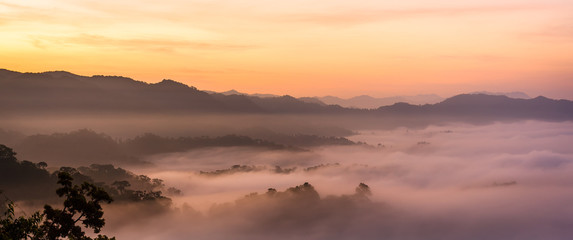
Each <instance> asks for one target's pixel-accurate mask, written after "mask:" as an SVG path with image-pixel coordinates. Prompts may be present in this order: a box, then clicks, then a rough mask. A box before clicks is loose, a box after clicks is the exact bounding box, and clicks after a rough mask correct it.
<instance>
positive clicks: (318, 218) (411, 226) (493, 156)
mask: <svg viewBox="0 0 573 240" xmlns="http://www.w3.org/2000/svg"><path fill="white" fill-rule="evenodd" d="M572 129H573V123H572V122H563V123H543V122H534V121H527V122H517V123H495V124H490V125H483V126H472V125H445V126H430V127H427V128H424V129H406V128H399V129H393V130H385V131H378V132H372V131H365V132H362V134H361V135H358V136H354V138H355V140H363V141H366V142H369V143H372V144H373V143H377V142H383V143H384V145H385V147H379V148H366V147H325V148H316V149H314V150H313V152H304V153H293V152H276V151H275V152H270V151H258V150H254V149H248V148H233V149H225V148H219V149H211V150H208V151H207V150H202V151H192V152H188V153H179V154H175V155H161V156H156V157H155V158H154V159H150V160H151V161H154V162H155V163H156V166H157V168H153V169H141V171H143V172H144V173H146V174H149V175H150V176H152V177H158V178H162V179H164V180H165V182H166V184H167V185H173V186H175V187H177V188H181V189H183V191H184V192H185V194H186V195H185V196H183V197H180V198H175V199H174V201H175V202H176V203H177V204H179V206H184V204H183V203H184V202H185V203H187V205H186V206H191V207H193V208H194V209H192V210H191V211H189V212H186V211H184V210H183V207H182V208H181V211H179V212H177V213H172V214H168V215H165V216H162V217H157V218H153V219H150V220H148V221H143V222H138V223H137V224H134V225H129V224H127V225H126V226H125V229H119V230H117V231H116V232H114V235H116V236H119V237H121V238H140V237H141V238H143V237H147V238H149V239H184V238H188V237H193V238H200V239H205V238H209V239H227V238H228V237H229V236H233V238H234V239H268V238H269V236H271V237H272V238H273V239H292V238H304V239H350V238H359V239H380V238H384V239H446V240H448V239H508V238H517V239H539V238H550V239H568V237H569V236H570V235H571V234H573V231H572V230H571V229H570V228H566V227H563V226H565V225H564V224H566V223H567V222H570V221H571V220H573V218H572V217H571V216H573V215H572V214H571V213H573V212H572V211H573V210H571V209H570V208H568V207H567V206H568V205H569V202H570V201H571V200H573V193H572V192H571V191H570V189H571V188H572V187H573V184H572V183H571V181H570V174H571V172H572V171H573V164H571V162H573V150H571V149H570V146H569V144H568V143H569V142H571V137H572V136H573V130H572ZM421 141H423V142H427V143H428V144H422V145H420V144H418V143H419V142H421ZM417 148H429V149H428V150H425V151H421V150H420V149H417ZM329 163H330V164H331V165H329V167H322V168H317V169H316V170H314V171H305V170H304V169H305V167H308V166H316V165H319V164H324V165H326V164H329ZM334 163H339V164H334ZM232 164H253V165H262V166H268V168H269V169H270V168H271V166H274V165H281V166H283V167H286V166H291V167H292V166H299V167H298V168H296V170H295V171H294V172H291V173H288V174H277V173H273V172H272V171H251V172H243V173H234V174H227V175H221V176H218V177H215V178H213V177H206V176H202V175H201V174H198V171H206V170H208V171H211V170H215V169H224V168H228V167H230V166H231V165H232ZM145 171H147V172H145ZM303 182H309V183H311V184H312V185H313V186H314V189H315V190H316V191H317V193H318V194H319V196H320V198H319V199H318V200H317V199H316V198H313V200H312V199H311V200H304V199H284V201H283V200H277V199H272V198H268V197H266V195H265V192H267V189H268V188H274V189H276V190H277V191H278V192H284V191H288V190H287V189H288V188H290V187H294V186H299V185H301V184H302V183H303ZM360 182H365V183H366V184H368V185H369V186H370V188H371V190H372V192H373V196H372V197H371V200H370V201H355V200H352V198H351V197H350V196H351V195H352V194H353V189H354V188H355V187H356V185H357V184H358V183H360ZM253 192H257V194H249V193H253ZM245 195H247V196H246V197H241V196H245ZM287 198H288V197H287ZM197 211H199V212H202V213H201V214H199V213H198V212H197ZM140 224H143V226H145V227H142V225H140ZM135 229H145V230H142V231H135ZM223 229H224V231H223Z"/></svg>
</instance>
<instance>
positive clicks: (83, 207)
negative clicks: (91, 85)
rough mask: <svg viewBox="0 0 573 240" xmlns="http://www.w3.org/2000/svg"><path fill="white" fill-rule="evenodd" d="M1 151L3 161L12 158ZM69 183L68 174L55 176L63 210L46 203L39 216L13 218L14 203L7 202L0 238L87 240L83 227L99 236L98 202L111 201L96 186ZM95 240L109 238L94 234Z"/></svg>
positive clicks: (0, 219) (101, 225)
mask: <svg viewBox="0 0 573 240" xmlns="http://www.w3.org/2000/svg"><path fill="white" fill-rule="evenodd" d="M1 147H3V148H5V147H4V146H1ZM2 150H3V151H2V154H3V156H2V157H3V158H4V157H7V158H9V157H12V158H13V157H14V155H13V154H12V153H13V152H12V153H11V152H10V151H8V150H7V149H2ZM10 154H11V155H12V156H10ZM72 180H73V178H72V177H71V175H70V174H69V173H67V172H60V173H58V184H60V185H61V187H60V188H58V189H57V190H56V193H57V195H58V196H59V197H64V198H65V200H64V202H63V205H64V208H63V209H56V208H53V207H52V206H50V205H48V204H46V205H45V206H44V211H43V212H42V213H40V212H35V213H33V214H32V215H31V216H30V217H26V216H20V217H16V214H15V211H14V203H13V202H9V203H8V206H7V209H6V211H5V213H4V216H3V217H0V239H13V240H17V239H50V240H52V239H54V240H55V239H66V238H67V239H78V240H80V239H81V240H91V239H92V238H91V237H88V236H86V233H85V232H84V231H83V228H84V229H93V232H94V233H100V231H101V229H102V227H103V226H104V225H105V220H104V219H103V210H102V206H101V203H111V202H112V198H111V197H110V196H109V195H108V193H107V192H105V191H104V190H103V189H102V188H100V187H97V186H95V185H93V184H90V183H88V182H84V183H82V184H81V185H75V184H73V183H72ZM79 224H81V225H79ZM82 226H83V228H82ZM95 239H96V240H104V239H110V238H109V237H107V236H105V235H98V236H97V237H96V238H95ZM111 239H115V238H111Z"/></svg>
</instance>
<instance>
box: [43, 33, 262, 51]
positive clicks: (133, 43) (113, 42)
mask: <svg viewBox="0 0 573 240" xmlns="http://www.w3.org/2000/svg"><path fill="white" fill-rule="evenodd" d="M32 39H33V42H34V45H36V46H38V47H41V48H45V47H46V46H48V45H60V46H61V45H82V46H87V47H97V48H117V49H123V50H129V51H137V50H150V51H158V52H174V51H178V50H185V49H193V50H248V49H253V48H256V47H255V46H252V45H235V44H226V43H211V42H198V41H187V40H176V39H165V38H113V37H108V36H102V35H93V34H78V35H74V36H64V37H55V36H33V37H32Z"/></svg>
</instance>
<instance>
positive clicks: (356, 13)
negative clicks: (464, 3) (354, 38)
mask: <svg viewBox="0 0 573 240" xmlns="http://www.w3.org/2000/svg"><path fill="white" fill-rule="evenodd" d="M543 8H546V7H545V6H478V7H458V8H416V9H350V10H341V11H337V12H322V13H301V14H290V15H286V16H283V17H282V19H283V20H288V21H298V22H308V23H316V24H325V25H351V24H362V23H368V22H377V21H389V20H396V19H402V18H418V17H454V16H460V15H470V14H485V13H504V12H508V11H529V10H539V9H543Z"/></svg>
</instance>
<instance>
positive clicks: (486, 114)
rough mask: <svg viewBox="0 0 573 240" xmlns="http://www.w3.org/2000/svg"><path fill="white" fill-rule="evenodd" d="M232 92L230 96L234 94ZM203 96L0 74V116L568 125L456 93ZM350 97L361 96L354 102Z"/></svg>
mask: <svg viewBox="0 0 573 240" xmlns="http://www.w3.org/2000/svg"><path fill="white" fill-rule="evenodd" d="M234 92H236V91H234ZM234 92H229V93H226V94H218V93H211V94H210V93H207V92H204V91H200V90H198V89H197V88H195V87H190V86H187V85H185V84H183V83H179V82H176V81H173V80H163V81H161V82H159V83H145V82H141V81H136V80H133V79H131V78H126V77H119V76H101V75H95V76H91V77H87V76H79V75H75V74H72V73H69V72H64V71H54V72H44V73H19V72H14V71H9V70H0V114H4V115H11V114H15V115H18V114H42V113H71V114H75V113H86V114H100V113H136V114H148V113H153V114H157V113H168V114H186V113H191V114H196V113H222V114H304V115H309V114H310V115H321V114H327V116H352V117H358V118H364V117H374V118H380V117H384V118H393V117H404V116H406V117H412V116H417V117H420V116H423V117H427V118H428V119H434V120H437V119H439V118H441V119H447V120H454V121H455V120H462V121H465V120H476V119H477V118H479V120H496V119H499V120H503V119H541V120H556V121H561V120H568V119H573V102H572V101H569V100H554V99H548V98H545V97H542V96H540V97H536V98H532V99H526V98H520V99H516V98H509V97H507V96H505V95H489V94H461V95H457V96H454V97H451V98H448V99H445V100H444V101H441V102H439V103H435V104H425V105H412V104H409V103H396V104H393V105H389V106H383V107H380V108H377V109H350V108H344V107H341V106H338V105H326V104H322V103H321V102H320V101H314V100H311V101H309V100H308V99H302V100H301V99H297V98H294V97H291V96H288V95H286V96H280V97H256V96H247V95H240V94H232V93H234ZM358 98H369V97H368V96H361V97H358Z"/></svg>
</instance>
